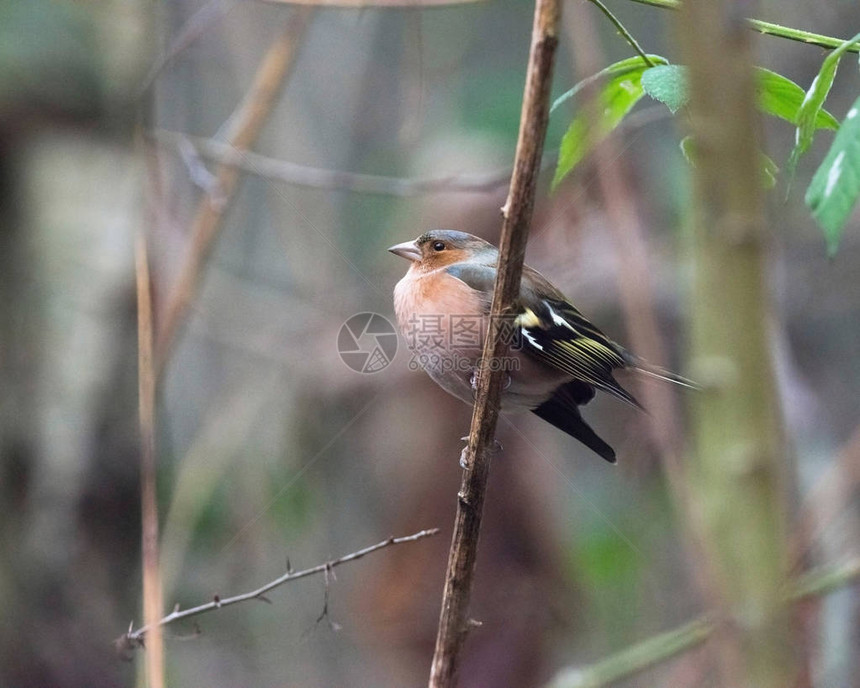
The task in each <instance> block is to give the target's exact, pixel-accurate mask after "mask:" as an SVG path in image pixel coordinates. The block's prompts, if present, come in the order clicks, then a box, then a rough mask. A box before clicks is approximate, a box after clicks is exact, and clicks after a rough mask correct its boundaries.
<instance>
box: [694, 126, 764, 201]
mask: <svg viewBox="0 0 860 688" xmlns="http://www.w3.org/2000/svg"><path fill="white" fill-rule="evenodd" d="M681 153H683V154H684V158H685V159H686V161H687V162H688V163H689V164H690V167H695V166H696V163H697V155H696V150H695V144H694V142H693V137H692V136H685V137H684V138H683V139H681ZM759 161H760V164H761V184H762V187H764V188H765V189H772V188H773V187H775V186H776V176H777V175H778V174H779V167H777V164H776V163H775V162H774V161H773V159H772V158H770V157H769V156H767V155H765V154H764V153H760V154H759Z"/></svg>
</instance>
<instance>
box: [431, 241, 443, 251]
mask: <svg viewBox="0 0 860 688" xmlns="http://www.w3.org/2000/svg"><path fill="white" fill-rule="evenodd" d="M433 250H434V251H444V250H445V242H444V241H434V242H433Z"/></svg>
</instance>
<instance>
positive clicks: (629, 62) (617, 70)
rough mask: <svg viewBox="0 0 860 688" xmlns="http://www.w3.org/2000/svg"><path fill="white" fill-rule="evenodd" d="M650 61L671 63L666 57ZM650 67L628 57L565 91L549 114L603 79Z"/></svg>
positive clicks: (654, 58)
mask: <svg viewBox="0 0 860 688" xmlns="http://www.w3.org/2000/svg"><path fill="white" fill-rule="evenodd" d="M648 59H649V60H651V62H653V63H654V64H656V65H665V64H669V61H668V60H667V59H666V58H665V57H660V56H659V55H649V56H648ZM647 67H648V65H647V64H646V62H645V60H643V59H642V58H641V57H639V56H636V57H628V58H627V59H626V60H621V61H620V62H615V63H613V64H611V65H609V66H608V67H606V68H605V69H601V70H600V71H599V72H597V74H592V75H591V76H590V77H588V78H586V79H583V80H582V81H580V82H579V83H578V84H576V86H574V87H573V88H572V89H570V90H569V91H565V92H564V93H562V94H561V95H560V96H559V97H558V98H556V99H555V101H554V102H553V104H552V107H550V109H549V112H550V114H552V113H553V112H555V110H556V108H558V107H559V105H561V104H562V103H566V102H567V101H568V100H570V99H571V98H573V96H575V95H576V94H577V93H579V92H580V91H581V90H582V89H584V88H586V87H587V86H590V85H591V84H593V83H596V82H598V81H602V80H603V79H606V78H609V77H618V76H624V75H625V74H629V73H630V72H634V71H641V70H642V69H646V68H647Z"/></svg>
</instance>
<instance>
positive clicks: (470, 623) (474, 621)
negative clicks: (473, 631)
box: [466, 619, 484, 628]
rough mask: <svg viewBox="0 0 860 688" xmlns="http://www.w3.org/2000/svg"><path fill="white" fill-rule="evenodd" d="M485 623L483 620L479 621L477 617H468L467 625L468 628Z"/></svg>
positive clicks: (478, 626) (477, 626)
mask: <svg viewBox="0 0 860 688" xmlns="http://www.w3.org/2000/svg"><path fill="white" fill-rule="evenodd" d="M483 625H484V622H483V621H478V620H477V619H467V620H466V626H467V627H468V628H480V627H481V626H483Z"/></svg>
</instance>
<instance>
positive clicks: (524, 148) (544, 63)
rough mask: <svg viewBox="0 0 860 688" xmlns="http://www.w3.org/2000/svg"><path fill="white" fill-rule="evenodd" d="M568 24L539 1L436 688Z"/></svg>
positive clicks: (458, 644) (463, 606) (458, 598)
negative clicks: (562, 31)
mask: <svg viewBox="0 0 860 688" xmlns="http://www.w3.org/2000/svg"><path fill="white" fill-rule="evenodd" d="M560 18H561V4H560V1H559V0H537V2H536V4H535V18H534V28H533V31H532V43H531V51H530V55H529V63H528V70H527V72H526V84H525V94H524V97H523V108H522V113H521V116H520V131H519V137H518V140H517V150H516V155H515V156H514V173H513V177H512V179H511V188H510V191H509V193H508V199H507V201H506V203H505V205H504V208H502V212H503V214H504V221H503V223H502V236H501V240H500V246H499V249H500V251H499V264H498V274H497V275H496V282H495V286H494V289H493V302H492V306H491V308H490V320H489V327H488V332H487V338H486V341H485V342H484V350H483V355H482V358H481V370H480V373H481V374H480V375H479V376H478V391H477V398H476V401H475V407H474V411H473V413H472V427H471V430H470V432H469V444H468V446H467V447H466V454H465V465H466V469H465V472H464V474H463V480H462V484H461V486H460V492H459V493H458V495H457V497H458V502H457V516H456V520H455V522H454V534H453V536H452V540H451V549H450V552H449V555H448V568H447V571H446V574H445V589H444V593H443V596H442V611H441V614H440V618H439V629H438V634H437V636H436V650H435V653H434V655H433V663H432V666H431V669H430V682H429V685H430V688H452V687H453V686H454V683H455V679H456V672H457V665H458V660H459V656H460V651H461V649H462V646H463V641H464V640H465V636H466V631H467V629H468V627H469V624H468V623H467V620H466V612H467V610H468V606H469V596H470V592H471V588H472V577H473V574H474V570H475V557H476V555H477V550H478V537H479V534H480V529H481V513H482V509H483V505H484V494H485V492H486V486H487V476H488V473H489V468H490V458H491V451H492V448H493V444H494V441H495V434H496V424H497V422H498V417H499V402H500V399H501V394H502V384H503V382H504V380H503V378H504V375H503V371H502V370H501V369H500V366H497V365H495V366H494V365H491V364H492V362H493V361H499V360H501V357H502V356H503V355H504V354H505V351H506V349H507V342H506V340H505V339H504V338H503V337H502V336H501V334H502V325H503V318H505V317H506V316H508V315H509V314H510V313H511V312H512V306H513V304H514V302H515V300H516V299H517V296H518V294H519V287H520V277H521V275H522V268H523V257H524V255H525V249H526V241H527V239H528V231H529V224H530V222H531V216H532V211H533V209H534V202H535V190H536V185H537V178H538V173H539V171H540V160H541V153H542V151H543V144H544V137H545V135H546V128H547V122H548V120H549V92H550V86H551V84H552V69H553V63H554V60H555V52H556V47H557V45H558V24H559V21H560Z"/></svg>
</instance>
